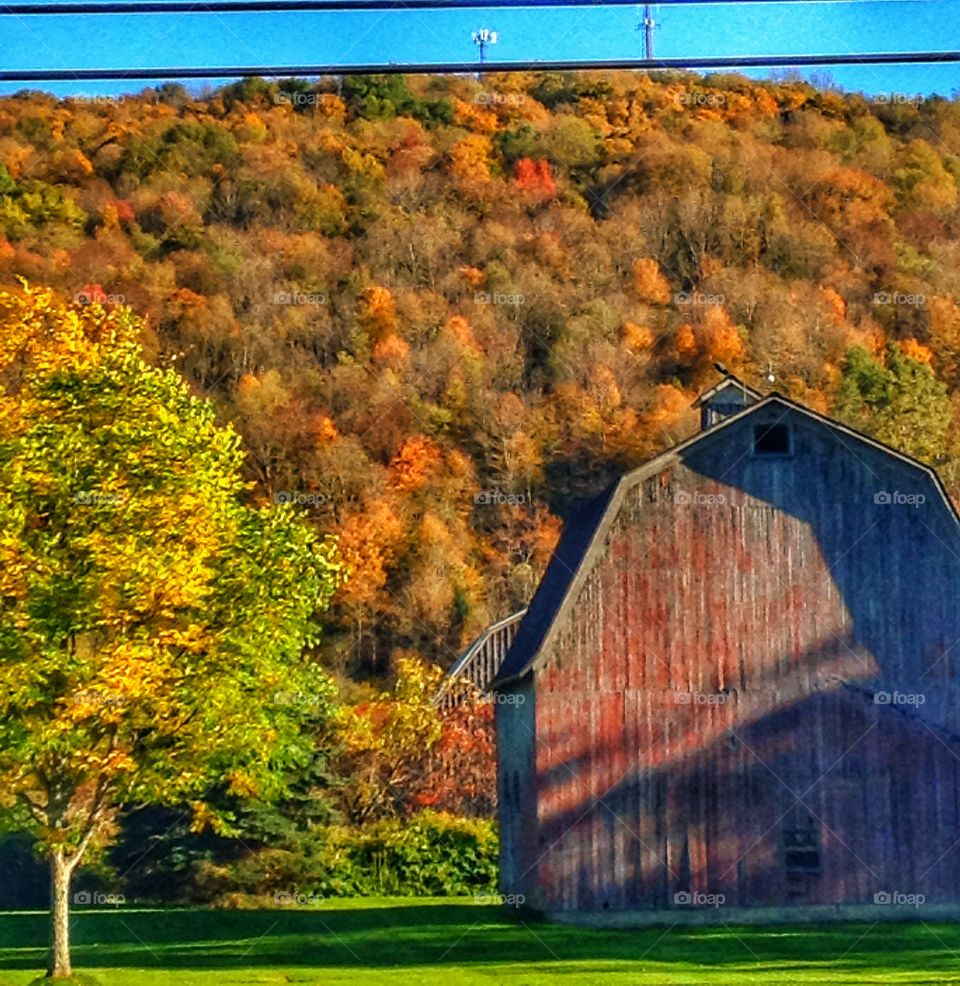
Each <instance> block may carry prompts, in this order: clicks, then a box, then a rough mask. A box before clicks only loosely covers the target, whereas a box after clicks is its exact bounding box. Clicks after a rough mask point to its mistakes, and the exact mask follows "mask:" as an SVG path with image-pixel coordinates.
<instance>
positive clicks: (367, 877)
mask: <svg viewBox="0 0 960 986" xmlns="http://www.w3.org/2000/svg"><path fill="white" fill-rule="evenodd" d="M498 852H499V840H498V838H497V834H496V827H495V825H494V823H493V822H491V821H488V820H486V819H468V818H458V817H456V816H454V815H448V814H445V813H440V812H433V811H424V812H420V813H419V814H417V815H413V816H411V817H409V818H406V819H386V820H383V821H379V822H375V823H373V824H371V825H367V826H364V827H362V828H353V829H351V828H347V827H345V826H330V827H328V828H325V829H318V830H317V831H316V833H315V834H314V835H313V836H312V837H310V838H308V839H304V840H302V842H301V843H300V845H299V846H298V848H297V849H262V850H259V851H257V852H253V853H251V854H249V855H247V856H245V857H244V858H243V859H241V860H239V861H238V862H235V863H228V864H219V865H218V864H213V863H209V862H203V863H199V864H198V865H197V867H196V870H195V879H194V885H195V887H196V893H195V898H199V899H201V900H204V901H205V902H208V903H213V904H216V905H220V906H243V904H244V903H245V898H246V897H249V896H254V897H260V898H263V897H273V898H274V899H275V900H279V899H283V898H282V895H297V896H298V897H299V896H300V895H303V896H304V897H306V898H309V897H311V895H312V896H314V897H316V898H323V897H347V896H381V895H390V896H401V897H403V896H411V897H413V896H427V897H445V896H462V895H464V894H479V893H484V894H490V893H495V892H496V886H497V856H498ZM286 899H289V897H287V898H286Z"/></svg>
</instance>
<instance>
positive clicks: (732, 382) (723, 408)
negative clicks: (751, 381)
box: [693, 373, 760, 431]
mask: <svg viewBox="0 0 960 986" xmlns="http://www.w3.org/2000/svg"><path fill="white" fill-rule="evenodd" d="M758 400H760V394H759V393H758V392H757V391H756V390H754V389H753V388H752V387H748V386H747V385H746V384H745V383H744V382H743V381H742V380H738V379H737V378H736V377H735V376H733V374H729V373H728V374H727V375H726V376H725V377H724V378H723V379H722V380H721V381H720V383H718V384H716V385H715V386H713V387H711V388H710V389H709V390H705V391H704V392H703V393H702V394H701V395H700V396H699V397H698V398H697V399H696V400H695V401H694V402H693V406H694V407H699V408H700V430H701V431H706V430H707V429H708V428H712V427H713V426H714V425H716V424H719V423H720V422H721V421H724V420H726V419H727V418H729V417H730V416H731V415H734V414H739V413H740V412H741V411H742V410H743V409H744V408H745V407H749V406H750V405H751V404H754V403H756V402H757V401H758Z"/></svg>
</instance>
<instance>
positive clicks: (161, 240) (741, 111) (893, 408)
mask: <svg viewBox="0 0 960 986" xmlns="http://www.w3.org/2000/svg"><path fill="white" fill-rule="evenodd" d="M958 181H960V102H957V101H947V100H941V99H926V100H921V99H912V98H909V97H903V96H900V97H897V96H888V97H886V98H885V99H878V100H875V101H868V100H866V99H864V98H862V97H859V96H844V95H842V94H839V93H836V92H832V91H818V90H816V89H814V88H813V87H812V86H810V85H807V84H803V83H800V82H778V83H755V82H749V81H747V80H744V79H741V78H736V77H722V78H721V77H710V78H706V79H704V78H699V77H696V76H693V75H671V76H660V77H658V78H657V79H651V78H650V77H648V76H647V75H643V74H635V73H619V74H613V75H607V76H604V77H600V76H590V75H574V74H557V73H545V74H537V75H533V74H531V75H510V76H490V77H487V78H486V79H485V80H484V81H483V82H482V83H480V82H476V81H474V80H472V79H467V78H460V77H457V78H410V79H406V80H404V79H402V78H400V77H390V78H384V79H381V78H348V79H344V80H341V82H340V83H339V85H338V84H337V82H336V81H335V80H327V81H324V82H322V83H320V84H319V85H313V84H308V83H306V82H298V81H292V82H285V83H267V82H265V81H263V80H257V79H252V80H247V81H245V82H243V83H240V84H237V85H234V86H229V87H227V88H224V89H222V90H218V91H216V92H210V93H207V94H203V95H201V96H198V97H191V96H189V95H188V94H187V93H186V91H185V90H183V89H182V88H180V87H178V86H174V85H165V86H163V87H161V88H160V89H158V90H148V91H145V92H144V93H142V94H141V95H140V96H137V97H127V98H123V99H111V98H105V97H99V98H93V97H90V98H86V99H74V100H67V101H58V100H56V99H54V98H53V97H50V96H46V95H43V94H40V93H22V94H19V95H17V96H14V97H11V98H7V99H3V100H0V283H3V284H12V283H15V279H16V277H17V276H24V277H26V278H27V279H28V280H29V281H30V282H33V283H38V284H49V285H52V286H53V287H54V288H56V289H57V290H58V291H59V292H60V293H61V294H63V295H64V296H66V297H76V298H79V299H80V300H81V301H85V302H89V303H102V304H106V305H111V304H121V303H125V304H128V305H131V306H132V307H133V308H134V309H135V310H137V311H138V312H140V313H142V314H145V315H146V316H147V318H148V325H149V331H150V336H149V338H148V339H147V340H146V343H147V347H148V350H149V352H150V354H151V357H152V358H153V359H154V360H155V361H156V362H157V363H158V364H159V365H163V366H169V365H170V364H171V363H174V364H175V365H176V366H178V367H179V368H180V371H181V372H182V373H183V375H184V376H185V377H186V378H187V380H188V381H189V382H190V383H191V385H192V386H193V387H194V388H195V390H196V392H197V393H198V394H206V395H208V396H212V397H213V399H214V400H215V401H216V403H217V405H218V407H219V408H220V412H221V414H222V417H223V419H224V420H230V421H233V422H234V423H235V424H236V425H237V427H238V428H239V430H240V431H241V433H242V435H243V437H244V440H245V442H246V446H247V448H248V450H249V453H250V455H249V460H248V461H249V468H250V476H249V478H250V480H251V481H252V482H253V483H254V484H255V485H254V487H253V489H252V495H253V496H254V497H256V498H262V499H269V498H280V499H284V498H285V499H294V500H296V501H297V502H300V503H302V504H303V509H304V510H305V511H307V512H308V514H309V516H310V517H311V519H312V521H313V522H314V523H315V524H316V525H317V527H318V528H319V529H321V530H322V531H324V532H333V533H336V534H338V535H339V536H340V545H341V550H342V553H343V555H344V558H345V560H346V562H347V564H348V565H349V566H350V567H351V569H352V571H353V575H352V578H351V579H350V581H349V583H348V584H347V585H346V586H345V587H344V588H342V589H341V590H340V592H339V595H338V598H337V601H336V604H335V607H334V609H333V610H332V615H331V621H332V622H331V625H330V628H329V632H328V634H327V637H326V640H325V643H324V645H323V646H324V648H325V659H326V661H327V663H328V664H329V666H330V667H332V668H334V669H335V670H337V671H338V672H340V673H342V674H344V675H346V676H348V677H352V678H354V679H359V678H361V677H364V676H368V675H371V674H372V675H375V676H376V675H381V674H383V673H384V672H386V671H387V669H388V668H389V666H390V660H391V658H393V657H396V656H398V654H399V653H409V652H415V653H419V654H421V655H423V656H425V657H427V658H429V659H430V660H432V661H436V662H439V663H441V664H444V665H445V664H448V663H449V662H450V661H452V659H453V656H454V654H455V652H456V651H457V650H459V649H460V648H461V647H462V646H463V645H464V644H465V643H466V642H467V641H468V640H469V639H470V638H471V637H472V636H474V635H475V634H476V633H478V632H479V631H480V630H481V629H482V628H483V627H484V626H485V625H486V624H487V623H489V622H490V621H492V620H493V619H495V618H497V617H499V616H502V615H505V614H506V613H508V612H511V611H512V610H514V609H516V608H519V607H520V606H521V605H523V604H524V602H525V601H526V600H527V599H528V598H529V596H530V594H531V593H532V591H533V588H534V587H535V585H536V582H537V579H538V577H539V575H540V573H541V572H542V570H543V567H544V565H545V563H546V560H547V558H548V557H549V553H550V550H551V548H552V546H553V544H554V542H555V539H556V537H557V534H558V531H559V526H560V518H561V517H562V516H563V515H564V513H565V512H566V511H567V510H568V509H569V507H570V505H571V504H572V503H573V502H574V500H576V499H577V498H578V497H581V496H583V495H585V494H588V493H593V492H596V491H597V490H599V489H600V488H601V487H602V486H604V485H605V484H606V483H607V482H608V481H609V480H610V479H611V478H612V477H613V476H614V475H616V474H617V473H618V472H619V471H621V470H623V469H625V468H627V467H629V466H631V465H634V464H636V463H638V462H640V461H642V460H643V459H645V458H647V457H648V456H650V455H651V454H653V453H654V452H656V451H657V450H659V449H661V448H663V447H664V446H666V445H668V444H670V443H672V442H674V441H676V440H678V439H679V438H681V437H683V436H685V435H686V434H688V433H689V432H690V431H691V430H692V429H693V428H694V427H695V420H694V416H693V414H692V413H691V412H690V410H689V404H690V401H691V400H692V399H693V397H694V396H695V395H696V392H697V391H698V389H700V388H702V387H703V386H706V385H707V384H709V383H712V382H713V381H714V380H715V379H716V371H715V370H714V368H713V363H714V362H715V361H721V362H722V363H724V364H725V365H727V366H728V367H729V368H730V369H732V370H734V371H735V372H737V373H738V374H741V375H742V376H743V377H744V378H745V379H746V380H748V381H749V382H751V383H754V384H756V385H758V386H760V387H761V388H762V389H769V386H770V385H769V384H768V383H766V382H765V378H766V376H767V374H768V373H769V372H770V368H771V367H772V369H773V372H774V373H775V375H776V378H777V381H776V387H777V389H779V390H781V391H782V392H784V393H786V394H787V395H788V396H790V397H793V398H795V399H798V400H800V401H803V402H805V403H807V404H809V405H811V406H812V407H814V408H817V409H819V410H822V411H825V412H830V413H837V414H839V415H841V416H842V417H844V418H845V419H847V420H850V421H851V422H853V423H854V424H856V425H857V426H858V427H861V428H865V429H866V430H869V431H871V432H872V433H874V434H877V435H878V436H879V437H881V438H882V439H884V440H886V441H891V442H893V443H895V444H897V445H899V447H901V448H904V449H905V450H906V451H908V452H912V453H913V454H917V455H919V456H921V457H922V458H924V459H926V460H927V461H930V462H933V463H934V464H936V465H938V466H939V467H940V468H941V469H942V471H943V473H944V476H945V478H946V479H947V481H948V483H950V484H951V487H952V488H954V489H955V488H956V480H957V476H958V473H957V469H956V465H955V459H956V454H955V449H954V447H953V446H954V442H955V440H954V439H953V438H952V437H951V436H952V435H953V434H954V433H956V431H957V429H956V427H955V424H954V420H955V412H956V408H957V395H958V386H960V305H958V303H957V299H958V298H960V242H958V234H960V209H958V193H957V184H958Z"/></svg>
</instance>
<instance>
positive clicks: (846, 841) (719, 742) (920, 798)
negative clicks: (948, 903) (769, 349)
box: [501, 410, 960, 910]
mask: <svg viewBox="0 0 960 986" xmlns="http://www.w3.org/2000/svg"><path fill="white" fill-rule="evenodd" d="M777 413H778V415H780V416H782V414H783V412H782V410H780V411H778V412H777ZM795 417H796V418H797V420H795V421H794V422H793V426H794V429H795V454H794V455H793V456H792V457H791V458H783V459H776V460H759V459H754V458H753V457H752V456H751V455H750V454H749V453H748V450H749V445H748V442H749V432H748V430H747V428H748V426H746V425H745V426H743V427H738V426H736V425H734V426H731V427H730V428H728V429H727V433H726V437H725V438H724V439H723V440H722V441H714V442H712V443H710V444H709V445H708V446H707V447H705V448H702V449H701V448H699V447H697V446H694V447H693V448H692V449H691V450H690V451H689V453H687V454H685V456H684V461H683V462H678V463H676V464H674V465H672V466H671V467H670V468H669V469H666V470H664V471H662V472H660V473H659V474H657V475H655V476H652V477H649V478H647V479H645V480H643V481H642V482H639V483H638V484H637V485H636V486H635V487H634V488H633V489H630V490H628V491H627V492H626V494H625V496H624V497H623V499H622V505H621V508H620V513H619V516H618V517H617V518H616V519H615V521H614V523H613V525H612V526H611V528H610V529H609V531H608V533H607V536H606V539H605V543H604V544H603V545H601V546H600V550H599V552H598V554H597V556H596V558H595V559H594V560H593V561H592V568H591V570H590V572H589V576H588V578H587V579H586V581H585V583H584V584H583V586H582V589H581V591H580V593H579V596H578V598H577V599H576V602H575V605H574V607H573V609H572V610H571V612H570V615H569V618H568V619H566V620H565V621H564V623H563V625H562V626H561V627H560V628H559V629H558V632H557V634H556V635H555V636H554V637H553V638H552V640H551V644H550V650H549V652H548V653H547V655H546V660H544V661H543V662H542V663H541V664H540V665H539V667H538V669H537V670H536V672H535V678H536V689H535V690H536V710H535V723H534V727H535V730H536V745H535V750H534V749H531V750H530V757H531V761H530V764H531V770H535V778H534V780H533V782H534V783H535V797H533V792H532V791H531V798H532V802H531V803H533V804H535V818H534V820H533V825H534V827H535V828H536V830H537V838H536V840H535V842H536V845H535V847H534V850H535V851H534V852H533V856H531V858H530V864H531V865H532V866H533V867H534V872H535V880H533V881H532V883H531V884H530V887H531V888H532V889H531V894H532V895H533V896H534V897H535V898H536V903H537V904H538V906H543V907H546V908H548V909H558V910H563V909H567V910H585V909H604V908H609V909H621V908H626V907H644V908H661V907H669V906H673V904H674V894H676V893H679V892H689V891H697V892H700V893H705V894H707V893H719V894H723V895H724V896H725V898H726V903H727V904H740V905H753V904H768V905H773V904H783V903H811V904H816V903H841V902H861V901H870V900H872V899H873V894H874V893H877V892H879V891H882V890H888V891H899V892H901V893H923V894H925V895H926V897H927V899H928V900H931V901H934V900H955V899H957V898H958V897H960V892H958V888H960V870H958V854H957V852H956V851H955V847H954V842H955V840H956V839H957V835H958V833H960V827H958V824H960V817H958V809H957V782H958V764H960V744H958V743H957V741H956V740H955V739H954V738H953V736H952V735H951V733H950V732H948V730H952V731H954V732H956V731H960V722H958V708H960V703H958V702H957V691H956V658H957V657H958V656H960V654H957V653H955V652H951V651H950V649H949V648H950V647H951V645H952V644H953V643H954V642H955V641H956V640H958V639H960V614H958V595H960V594H958V592H957V587H958V586H960V579H958V575H960V543H958V538H957V531H956V527H955V522H954V520H953V518H952V517H951V516H950V514H949V512H948V511H947V509H946V508H945V506H944V504H943V502H942V501H941V500H939V499H938V495H937V491H936V489H935V487H934V485H933V484H932V483H931V482H930V481H929V479H928V478H926V477H925V476H923V475H922V474H921V473H919V472H918V471H917V470H915V469H912V468H910V467H909V466H908V465H906V464H904V463H901V462H900V461H898V460H896V459H895V458H893V457H891V456H888V455H886V454H884V453H882V452H880V451H877V450H873V449H870V448H868V447H866V446H862V445H857V446H856V448H855V449H853V450H851V446H852V445H853V443H852V440H850V439H843V438H838V437H837V436H836V435H835V433H833V432H832V431H831V430H830V429H828V428H825V427H824V426H821V425H817V424H815V423H809V422H807V421H806V420H801V419H800V417H799V416H798V415H797V416H795ZM752 424H753V422H752V421H751V422H750V425H749V427H752ZM880 490H888V491H890V492H893V491H894V490H899V491H903V492H923V493H924V494H925V496H926V498H927V500H926V503H925V504H924V505H923V506H922V507H910V506H905V505H901V506H895V505H881V504H876V503H874V495H875V493H877V492H878V491H880ZM678 494H679V495H681V499H682V495H683V494H686V495H687V496H688V497H692V496H694V495H696V494H698V495H700V496H706V497H711V496H712V497H714V498H715V502H712V503H693V502H688V503H680V502H677V501H678ZM721 497H722V498H723V499H722V500H720V499H719V498H721ZM957 651H960V648H957ZM875 688H883V689H885V690H888V691H893V690H897V691H899V692H902V693H905V692H920V693H922V694H924V695H925V697H926V698H927V702H926V704H925V705H924V706H923V707H921V708H920V709H919V710H914V709H912V708H910V709H901V708H896V709H895V708H891V707H890V706H883V705H876V704H874V701H873V698H872V692H873V690H874V689H875ZM695 694H699V695H700V696H704V697H709V698H704V699H702V700H701V702H700V703H692V702H687V703H683V702H681V701H679V700H678V695H681V696H684V695H695ZM721 696H722V698H721ZM531 708H532V704H531ZM528 711H529V710H528ZM917 712H919V714H917ZM501 742H502V741H501ZM798 796H800V797H801V798H802V802H803V804H805V805H807V806H809V808H810V811H811V813H812V814H813V815H815V816H816V817H817V818H818V819H819V822H820V840H821V842H820V845H821V852H820V858H821V868H820V873H819V874H818V875H816V876H811V877H802V878H799V879H795V880H793V881H791V882H789V884H788V881H787V877H786V872H785V866H784V856H783V847H782V841H781V840H782V830H783V826H784V822H783V821H782V820H783V819H784V817H785V816H786V817H790V813H791V810H792V809H793V807H794V805H795V802H796V799H797V797H798ZM514 882H515V881H514Z"/></svg>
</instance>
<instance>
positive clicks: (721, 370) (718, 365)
mask: <svg viewBox="0 0 960 986" xmlns="http://www.w3.org/2000/svg"><path fill="white" fill-rule="evenodd" d="M713 368H714V369H715V370H716V371H717V373H722V374H723V375H724V376H725V377H730V376H733V374H732V373H731V372H730V371H729V370H728V369H727V368H726V367H725V366H724V365H723V363H714V364H713Z"/></svg>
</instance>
